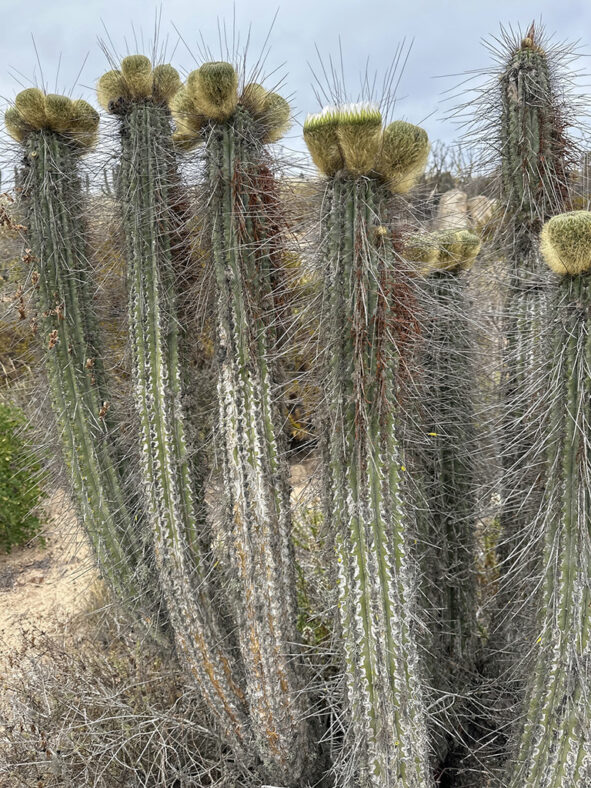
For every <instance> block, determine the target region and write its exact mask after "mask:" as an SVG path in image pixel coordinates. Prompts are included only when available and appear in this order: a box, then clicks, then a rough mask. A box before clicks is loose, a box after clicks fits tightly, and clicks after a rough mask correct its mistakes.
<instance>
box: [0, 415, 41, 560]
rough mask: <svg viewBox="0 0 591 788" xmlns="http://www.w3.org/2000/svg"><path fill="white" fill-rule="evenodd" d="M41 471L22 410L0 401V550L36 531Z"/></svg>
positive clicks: (21, 542)
mask: <svg viewBox="0 0 591 788" xmlns="http://www.w3.org/2000/svg"><path fill="white" fill-rule="evenodd" d="M43 476H44V474H43V471H42V469H41V465H40V463H39V460H38V458H37V457H36V456H35V454H34V452H33V451H32V449H31V447H30V445H29V444H28V435H27V429H26V422H25V418H24V415H23V413H22V412H21V411H20V410H19V409H18V408H15V407H13V406H11V405H7V404H3V403H0V552H1V551H8V552H9V551H10V549H11V547H12V546H13V545H18V544H23V543H24V542H26V541H27V540H28V539H30V538H31V537H33V536H34V535H35V534H36V533H38V531H39V529H40V527H41V523H42V519H41V517H40V516H39V514H38V513H36V510H37V508H38V507H39V504H40V503H41V500H42V499H43V498H44V496H45V493H44V492H43V487H42V482H43Z"/></svg>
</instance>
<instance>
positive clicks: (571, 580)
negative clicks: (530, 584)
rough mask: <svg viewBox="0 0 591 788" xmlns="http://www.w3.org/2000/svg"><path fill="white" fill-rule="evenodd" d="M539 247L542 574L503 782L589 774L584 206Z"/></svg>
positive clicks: (548, 782) (589, 229) (559, 219)
mask: <svg viewBox="0 0 591 788" xmlns="http://www.w3.org/2000/svg"><path fill="white" fill-rule="evenodd" d="M542 251H543V254H544V257H545V259H546V262H547V263H548V265H549V267H550V268H551V269H552V270H553V271H555V272H556V273H557V277H556V282H555V286H554V293H553V299H552V308H551V311H550V316H549V320H550V322H551V326H552V334H551V344H550V347H549V348H548V352H549V364H548V372H549V381H550V394H551V403H552V406H551V411H550V415H549V423H550V424H549V426H550V433H549V434H550V440H549V441H548V452H547V474H546V476H547V483H546V490H545V495H544V506H543V509H542V511H541V512H540V515H539V518H538V523H539V524H540V527H541V528H543V533H544V552H543V560H542V573H543V574H542V580H541V585H540V592H539V606H538V610H539V616H538V619H537V621H536V625H535V629H534V630H533V631H532V641H531V662H532V664H531V668H530V671H529V672H528V676H529V680H528V689H527V696H526V702H525V710H524V714H523V723H522V731H521V737H520V740H519V746H518V748H517V750H516V753H515V757H514V759H512V761H511V763H510V768H509V773H508V781H507V785H509V786H510V788H534V786H535V788H567V786H575V785H577V786H578V785H581V786H582V785H586V784H588V782H589V779H591V737H590V736H589V730H590V726H591V717H590V713H589V701H588V688H589V682H590V680H591V638H590V635H591V581H590V578H591V547H590V540H589V524H590V523H591V480H590V474H589V471H590V469H591V431H590V430H591V323H590V315H591V311H590V307H591V279H590V273H589V272H590V271H591V213H588V212H587V211H575V212H571V213H566V214H562V215H558V216H555V217H554V218H552V219H550V220H549V221H548V222H547V223H546V224H545V226H544V229H543V232H542Z"/></svg>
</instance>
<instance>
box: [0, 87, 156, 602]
mask: <svg viewBox="0 0 591 788" xmlns="http://www.w3.org/2000/svg"><path fill="white" fill-rule="evenodd" d="M5 121H6V127H7V129H8V131H9V133H10V134H11V135H12V137H13V138H14V139H16V140H17V141H18V142H20V143H21V144H22V146H23V147H24V150H25V157H24V162H25V166H24V172H23V179H22V183H23V197H24V205H25V210H26V215H27V218H26V221H27V225H28V226H27V241H28V243H29V244H30V247H31V255H30V259H31V271H30V277H31V281H32V283H33V285H35V288H36V290H37V306H38V310H39V315H38V319H39V332H40V335H41V338H42V341H43V344H44V346H45V354H44V355H45V368H46V371H47V376H48V379H49V387H50V392H51V398H52V404H53V408H54V411H55V413H56V415H57V422H58V429H59V434H60V437H61V443H62V451H63V455H64V459H65V462H66V464H67V466H68V468H69V472H70V479H71V482H72V487H73V493H74V498H75V501H76V504H77V508H78V510H79V513H80V516H81V519H82V522H83V524H84V526H85V528H86V532H87V534H88V537H89V540H90V543H91V545H92V547H93V550H94V553H95V556H96V560H97V562H98V565H99V567H100V569H101V572H102V574H103V576H104V577H105V579H106V580H107V582H108V583H109V585H110V586H111V587H112V589H113V590H114V591H115V592H116V593H117V595H118V596H119V597H120V598H121V599H122V600H124V601H126V602H128V603H129V602H131V601H132V600H133V599H136V601H137V598H138V597H141V596H142V591H143V590H145V585H146V582H147V580H148V579H149V577H148V576H149V572H148V569H147V566H146V563H145V558H146V551H147V549H148V543H147V541H146V540H145V539H144V537H143V536H142V535H141V534H140V533H139V530H138V528H137V527H136V525H135V522H134V513H133V512H132V511H130V508H129V505H128V499H127V495H126V494H127V492H128V489H127V488H126V485H127V484H128V482H129V480H128V479H127V480H126V478H125V472H124V469H122V465H121V462H120V460H121V457H120V456H119V453H118V451H117V448H116V445H115V443H114V440H113V438H114V432H115V430H114V426H115V425H114V423H113V422H112V420H111V411H110V399H111V398H110V396H109V394H108V390H107V380H106V376H105V370H104V366H103V349H102V347H101V342H100V338H99V332H98V329H97V319H96V313H95V308H94V304H93V299H92V292H93V289H92V283H91V281H90V275H91V267H90V263H89V259H88V248H87V242H86V233H85V227H84V224H85V220H84V199H83V191H82V187H81V182H80V174H79V160H80V157H81V156H82V155H83V154H84V153H86V152H87V151H88V150H89V149H90V148H91V147H92V146H93V145H94V143H95V142H96V138H97V130H98V124H99V116H98V114H97V112H96V111H95V110H94V109H93V108H92V107H91V106H90V105H89V104H88V103H87V102H86V101H82V100H77V101H72V100H71V99H69V98H68V97H67V96H59V95H54V94H49V95H45V94H44V93H43V92H42V91H41V90H39V89H37V88H28V89H27V90H23V91H22V92H21V93H19V94H18V95H17V97H16V100H15V103H14V106H13V107H12V108H10V109H9V110H7V112H6V116H5Z"/></svg>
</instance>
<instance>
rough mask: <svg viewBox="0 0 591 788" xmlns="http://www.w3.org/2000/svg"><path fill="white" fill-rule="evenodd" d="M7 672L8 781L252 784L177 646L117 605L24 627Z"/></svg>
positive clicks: (7, 787)
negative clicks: (148, 634) (223, 741)
mask: <svg viewBox="0 0 591 788" xmlns="http://www.w3.org/2000/svg"><path fill="white" fill-rule="evenodd" d="M5 662H6V664H5V665H3V666H2V671H1V673H0V682H1V694H0V785H2V786H3V788H17V787H18V788H21V787H22V786H27V787H28V786H31V787H32V788H58V786H59V788H65V787H66V786H71V787H72V788H74V787H75V788H81V786H91V787H92V788H114V786H130V788H131V787H132V786H138V787H139V786H142V788H143V786H146V787H148V786H149V787H150V788H152V787H153V788H156V786H161V787H162V788H164V786H166V788H188V787H189V786H199V787H200V786H222V785H224V786H230V785H231V786H238V785H241V786H242V785H243V786H247V785H249V784H251V783H250V780H249V778H248V775H245V774H240V773H239V772H238V771H237V770H236V772H232V768H233V767H232V763H231V759H230V758H229V757H228V754H227V753H226V752H224V751H223V750H222V748H221V747H220V745H219V739H218V737H217V736H216V735H215V733H214V732H213V730H212V728H211V726H210V724H209V720H208V719H207V717H206V715H205V712H204V710H203V707H202V704H201V702H200V701H199V699H198V698H197V697H196V696H195V694H194V693H193V692H192V690H190V689H189V688H188V687H187V686H186V685H185V683H184V681H183V676H182V671H181V669H180V667H179V666H178V664H177V662H176V660H175V658H174V656H173V655H171V654H168V655H165V654H163V653H162V649H159V648H158V647H157V646H155V645H154V644H152V643H150V642H148V641H146V639H145V638H144V637H143V636H142V635H141V633H138V632H137V631H133V629H132V628H131V625H130V623H129V621H128V620H127V619H126V618H125V616H124V615H123V614H122V613H121V612H120V611H118V610H115V609H114V608H112V607H109V608H104V607H103V608H102V609H101V610H100V611H99V613H98V615H97V612H96V611H95V612H94V613H93V614H92V615H90V616H89V615H88V614H86V615H85V616H83V617H80V618H78V619H77V620H76V621H75V622H73V625H72V626H71V628H70V631H68V632H66V633H62V634H60V635H57V636H51V637H50V636H48V635H46V634H45V633H44V632H43V631H41V630H34V629H29V630H23V632H22V642H21V644H20V645H19V646H18V647H17V648H15V649H13V650H12V651H11V652H10V653H9V654H8V655H7V656H6V659H5Z"/></svg>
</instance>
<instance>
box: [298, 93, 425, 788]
mask: <svg viewBox="0 0 591 788" xmlns="http://www.w3.org/2000/svg"><path fill="white" fill-rule="evenodd" d="M304 138H305V140H306V143H307V145H308V148H309V150H310V152H311V154H312V157H313V159H314V161H315V163H316V165H317V166H318V167H319V169H320V170H321V171H322V173H323V174H324V175H326V176H327V178H326V182H325V188H324V199H323V206H325V210H326V213H325V215H324V216H323V217H322V237H321V241H320V242H321V249H322V251H321V258H320V262H321V266H322V275H323V280H324V294H323V298H322V303H323V305H324V308H325V310H326V312H325V313H324V314H323V317H322V337H321V340H320V346H321V348H322V351H323V354H324V355H323V357H324V364H323V372H322V374H323V377H322V380H323V381H324V386H325V402H324V410H323V412H322V414H321V420H320V424H319V429H320V431H321V434H322V439H323V443H324V458H325V467H324V469H323V472H324V487H325V490H324V496H323V497H324V501H325V512H324V516H325V520H326V527H327V528H328V529H329V531H331V532H332V535H333V538H334V542H335V546H336V556H337V562H338V580H337V583H338V597H339V603H338V607H339V618H340V627H341V630H342V636H343V643H344V666H345V675H346V684H347V692H348V725H349V734H348V736H349V738H348V739H347V740H346V745H345V746H346V751H345V758H346V759H347V760H348V762H349V763H348V766H347V767H346V768H347V771H348V772H350V771H351V770H353V771H355V772H356V773H357V779H358V783H359V785H362V786H372V787H376V788H377V786H380V788H385V786H390V785H394V784H396V785H399V786H405V788H408V787H409V786H413V787H415V788H419V786H421V787H422V786H425V785H427V784H428V782H429V766H428V756H427V744H426V725H425V713H424V708H423V704H422V701H421V687H420V683H419V678H418V664H417V662H418V660H417V651H416V645H415V640H414V632H413V627H412V624H411V621H412V617H413V600H412V590H411V579H410V576H409V571H410V568H409V565H408V557H407V553H408V549H409V546H408V544H407V541H408V534H407V527H406V523H405V518H406V515H405V511H404V508H403V505H402V501H401V496H400V486H401V479H400V477H401V474H403V473H405V467H404V464H403V459H402V457H401V456H400V452H399V449H398V445H397V441H396V438H395V434H394V428H395V422H396V408H395V391H396V358H395V344H394V341H393V331H392V316H393V315H392V303H391V300H392V288H393V284H394V282H393V279H394V270H393V252H392V249H391V247H390V244H389V240H388V235H389V232H388V230H387V229H386V227H384V226H383V222H384V221H385V217H386V205H387V203H388V195H389V191H390V190H391V191H393V192H404V191H407V190H408V189H409V188H410V186H411V185H412V182H413V177H412V176H413V173H414V174H416V173H418V171H420V168H421V166H424V163H425V161H426V156H427V153H428V141H427V135H426V134H425V132H424V131H423V130H422V129H419V128H417V127H415V126H411V124H408V123H401V122H398V123H393V124H391V125H390V126H387V127H386V129H384V130H383V131H382V118H381V114H380V112H379V111H378V110H377V109H376V108H375V107H373V106H371V105H348V106H344V107H329V108H327V109H325V110H323V111H322V112H321V113H320V114H318V115H312V116H310V117H308V119H307V120H306V122H305V125H304Z"/></svg>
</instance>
